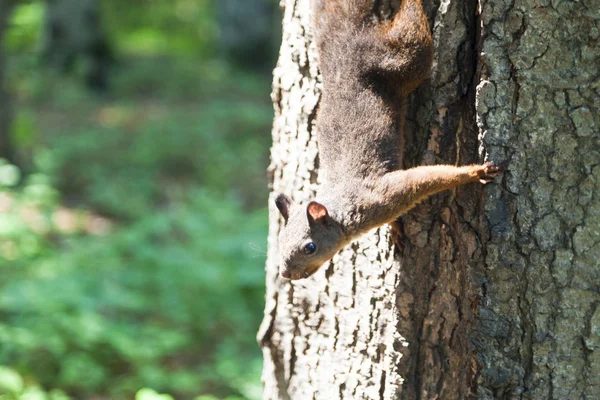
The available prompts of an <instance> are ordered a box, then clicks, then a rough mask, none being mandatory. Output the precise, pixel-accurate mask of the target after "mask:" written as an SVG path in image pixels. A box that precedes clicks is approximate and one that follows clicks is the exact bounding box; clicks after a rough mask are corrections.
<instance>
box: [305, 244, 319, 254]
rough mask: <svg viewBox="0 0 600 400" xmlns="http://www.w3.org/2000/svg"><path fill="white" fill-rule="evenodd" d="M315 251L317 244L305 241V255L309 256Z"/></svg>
mask: <svg viewBox="0 0 600 400" xmlns="http://www.w3.org/2000/svg"><path fill="white" fill-rule="evenodd" d="M316 251H317V245H316V244H314V243H313V242H310V243H307V244H306V246H304V254H306V255H309V256H310V255H311V254H315V252H316Z"/></svg>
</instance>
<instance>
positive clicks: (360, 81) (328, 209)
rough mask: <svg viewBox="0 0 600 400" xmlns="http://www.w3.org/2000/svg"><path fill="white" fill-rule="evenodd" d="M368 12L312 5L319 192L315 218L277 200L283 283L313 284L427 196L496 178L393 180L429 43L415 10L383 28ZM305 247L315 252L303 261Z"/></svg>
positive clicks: (446, 171) (368, 1)
mask: <svg viewBox="0 0 600 400" xmlns="http://www.w3.org/2000/svg"><path fill="white" fill-rule="evenodd" d="M389 1H390V0H388V2H389ZM382 2H385V0H383V1H382ZM382 2H375V4H377V3H379V4H380V3H382ZM373 4H374V1H373V0H315V2H314V8H313V12H314V21H315V30H316V41H317V47H318V49H319V61H320V68H321V73H322V75H323V95H322V99H321V104H320V108H319V111H318V115H317V121H316V130H317V135H318V143H319V157H320V163H321V167H320V171H319V172H320V174H323V175H324V183H323V185H322V186H321V187H320V188H319V190H318V192H317V199H318V202H317V203H316V204H317V205H318V206H317V208H314V207H315V204H314V202H313V203H311V205H312V206H311V205H309V206H300V205H297V204H294V203H293V202H292V201H291V200H290V199H289V198H288V197H287V196H285V195H279V196H278V198H277V206H278V208H279V210H280V211H281V212H282V214H283V215H284V218H285V219H286V225H285V227H284V228H283V229H282V232H281V234H280V239H279V244H280V249H279V250H280V254H281V261H282V263H281V271H282V275H283V276H284V277H287V278H291V279H300V278H305V277H307V276H310V275H311V274H312V273H314V272H315V271H316V270H317V269H318V268H319V267H320V266H321V265H322V264H323V263H324V262H326V261H328V260H329V259H331V257H333V255H335V253H336V252H337V251H338V250H340V249H341V248H342V247H343V246H345V245H346V244H347V243H349V242H350V241H351V240H353V239H355V238H357V237H358V236H360V235H361V234H363V233H365V232H367V231H369V230H371V229H372V228H375V227H377V226H380V225H383V224H386V223H390V222H392V221H394V220H395V219H396V218H398V217H399V216H400V215H402V213H404V212H406V211H408V210H410V209H411V208H412V207H414V205H415V204H417V203H418V202H420V201H422V200H424V199H425V198H427V197H428V196H430V195H432V194H435V193H437V192H440V191H442V190H446V189H450V188H453V187H455V186H458V185H461V184H465V183H468V182H476V181H481V182H482V183H487V182H489V181H491V180H492V179H493V178H494V177H495V176H496V175H497V173H498V169H497V168H496V167H494V166H493V165H491V164H489V163H488V164H484V165H472V166H467V167H455V166H450V165H438V166H425V167H418V168H413V169H409V170H398V168H400V167H401V165H399V156H400V155H401V154H402V148H401V147H402V146H401V144H402V139H401V138H402V134H401V133H402V132H401V131H402V129H403V127H404V118H405V117H404V104H405V97H406V96H407V95H408V94H409V93H410V92H412V91H413V90H414V89H415V88H416V87H417V86H418V85H419V84H420V83H421V82H422V81H423V80H424V79H425V78H426V77H427V75H428V73H429V69H430V66H431V61H432V40H431V35H430V33H429V26H428V23H427V19H426V16H425V13H424V12H423V8H422V6H421V2H420V0H403V1H402V3H401V5H400V7H399V9H398V11H397V12H396V13H395V15H392V16H391V17H390V18H389V19H386V18H385V17H383V18H382V17H381V15H382V14H385V13H383V12H381V11H382V10H381V9H379V10H375V9H374V7H373ZM315 209H317V210H320V211H319V214H320V215H321V214H323V213H325V214H326V215H325V216H323V215H321V218H319V222H317V221H316V220H315V219H314V218H313V217H312V216H311V215H313V214H314V210H315ZM323 209H324V210H325V211H322V210H323ZM311 242H312V243H314V244H316V246H317V247H318V250H317V251H316V252H315V253H314V254H307V250H306V245H307V244H308V243H311Z"/></svg>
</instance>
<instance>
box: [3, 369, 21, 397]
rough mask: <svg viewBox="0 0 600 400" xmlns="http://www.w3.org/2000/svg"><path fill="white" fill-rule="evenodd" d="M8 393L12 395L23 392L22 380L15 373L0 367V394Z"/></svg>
mask: <svg viewBox="0 0 600 400" xmlns="http://www.w3.org/2000/svg"><path fill="white" fill-rule="evenodd" d="M3 391H8V392H10V393H13V394H17V393H20V392H21V391H23V378H21V375H19V374H18V373H17V372H16V371H14V370H12V369H10V368H7V367H0V393H1V392H3Z"/></svg>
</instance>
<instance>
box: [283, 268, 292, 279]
mask: <svg viewBox="0 0 600 400" xmlns="http://www.w3.org/2000/svg"><path fill="white" fill-rule="evenodd" d="M281 276H283V277H284V278H285V279H290V278H291V277H292V273H291V272H290V271H286V270H283V271H281Z"/></svg>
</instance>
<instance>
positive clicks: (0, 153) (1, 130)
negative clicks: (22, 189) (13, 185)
mask: <svg viewBox="0 0 600 400" xmlns="http://www.w3.org/2000/svg"><path fill="white" fill-rule="evenodd" d="M14 4H15V1H14V0H0V158H4V159H6V160H8V161H10V162H11V163H13V164H16V162H17V160H16V154H15V148H14V146H13V143H12V140H11V137H10V127H11V124H12V120H13V108H12V101H11V97H10V94H9V89H8V87H7V82H6V51H5V49H4V40H3V38H4V33H5V32H6V30H7V28H8V24H9V19H10V15H11V10H12V9H13V6H14Z"/></svg>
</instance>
